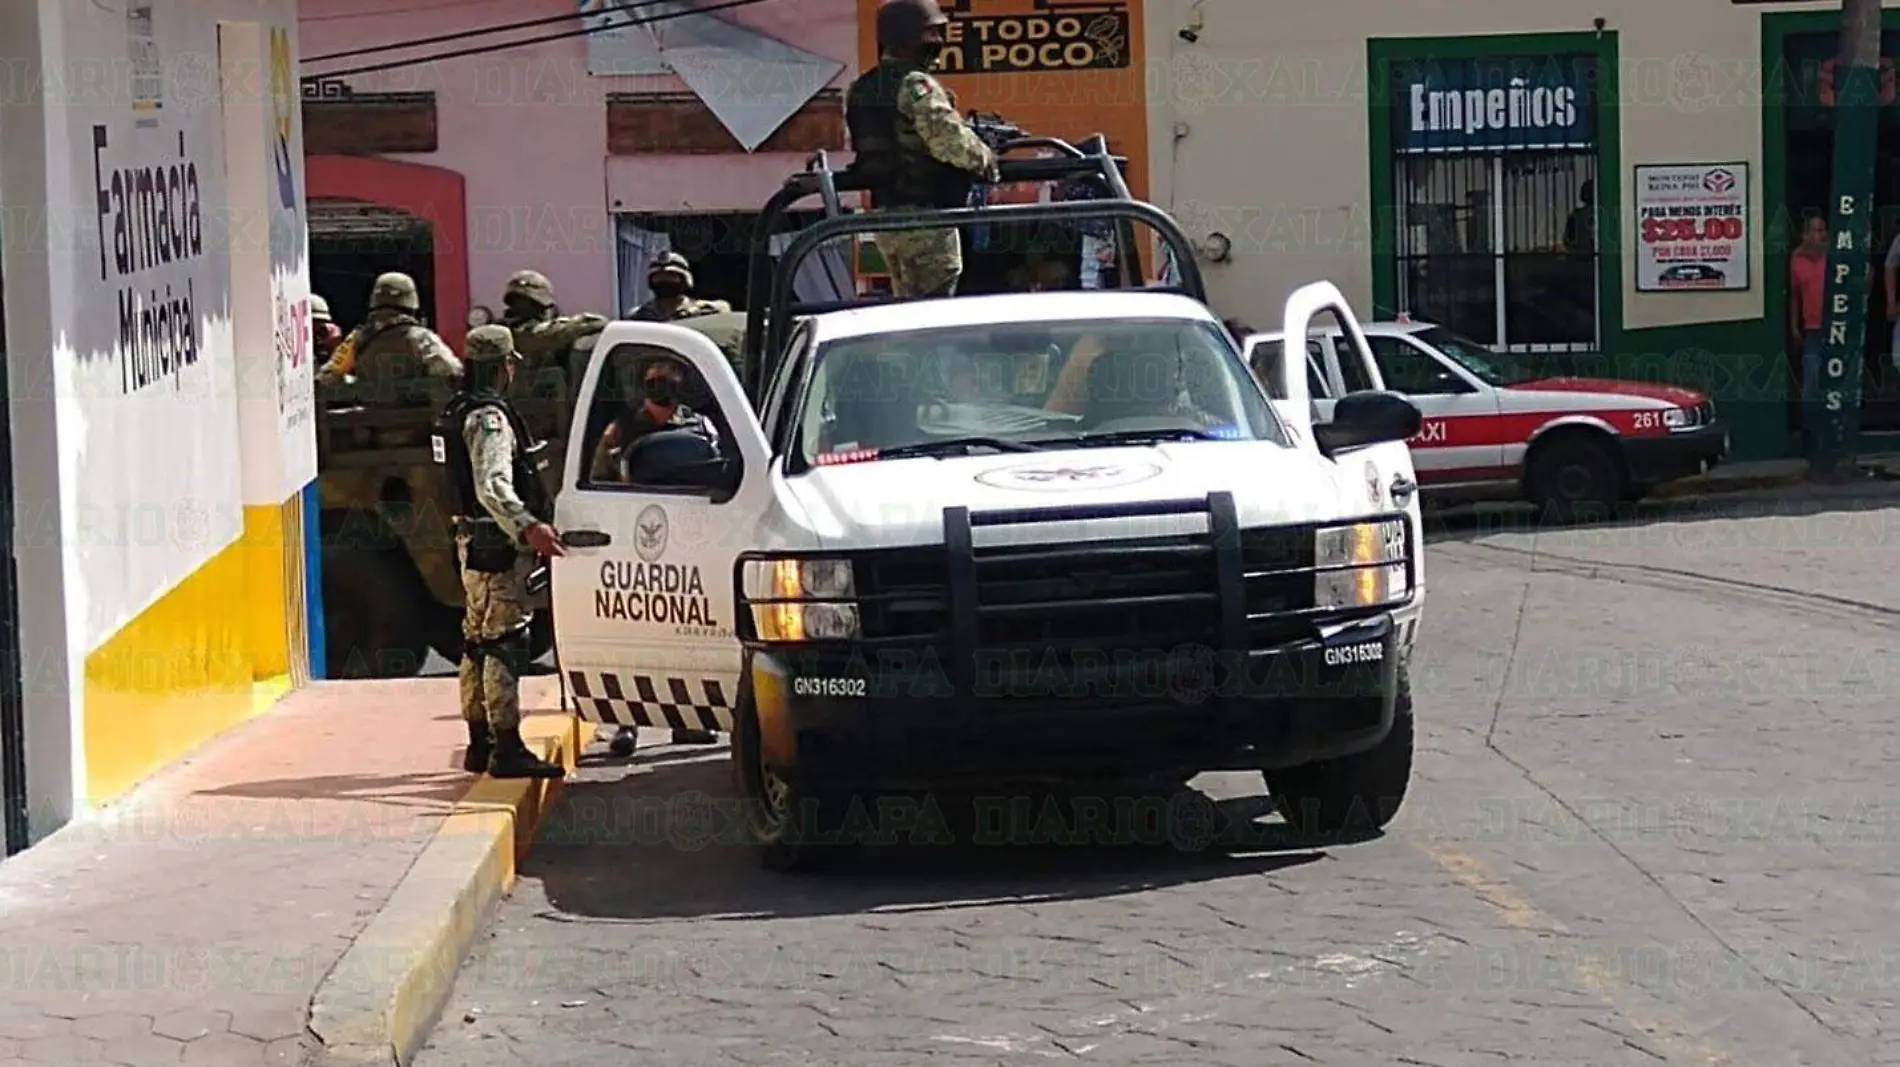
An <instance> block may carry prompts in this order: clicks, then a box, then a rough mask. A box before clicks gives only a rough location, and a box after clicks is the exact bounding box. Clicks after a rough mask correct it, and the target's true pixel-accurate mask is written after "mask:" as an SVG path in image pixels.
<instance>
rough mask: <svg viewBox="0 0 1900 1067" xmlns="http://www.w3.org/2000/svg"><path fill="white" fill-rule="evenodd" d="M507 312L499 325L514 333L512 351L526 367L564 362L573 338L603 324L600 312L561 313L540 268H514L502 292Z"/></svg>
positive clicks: (604, 319) (588, 335)
mask: <svg viewBox="0 0 1900 1067" xmlns="http://www.w3.org/2000/svg"><path fill="white" fill-rule="evenodd" d="M502 305H503V307H505V308H507V309H508V310H507V312H506V313H505V314H504V316H503V318H502V325H503V326H506V327H508V329H509V331H510V332H512V333H513V334H514V337H515V352H516V353H518V354H519V355H520V357H521V360H522V362H524V363H526V364H527V365H528V369H529V370H531V371H532V370H538V369H540V368H541V367H545V366H549V365H561V364H565V362H566V357H567V354H568V353H569V352H570V351H572V350H573V348H574V344H575V342H577V341H579V340H581V339H582V338H585V337H591V336H593V335H594V334H597V333H599V332H600V331H601V330H603V329H605V328H606V326H607V319H606V317H605V316H602V315H591V314H589V315H562V314H560V313H559V312H558V311H557V310H556V309H555V306H554V286H553V285H552V284H551V283H549V281H548V279H547V275H545V274H542V273H541V272H540V271H534V270H523V271H516V272H515V273H514V275H513V276H511V277H510V278H509V279H508V286H507V288H506V289H505V290H503V292H502Z"/></svg>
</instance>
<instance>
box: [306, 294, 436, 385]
mask: <svg viewBox="0 0 1900 1067" xmlns="http://www.w3.org/2000/svg"><path fill="white" fill-rule="evenodd" d="M421 315H422V301H421V299H420V298H419V297H418V296H417V295H416V280H415V279H414V278H411V277H410V276H408V275H407V274H397V273H393V272H392V273H389V274H384V275H382V276H381V277H379V278H377V279H376V285H375V288H373V289H372V290H370V296H369V317H368V318H367V319H365V320H364V322H363V324H362V325H361V326H358V327H357V328H356V329H354V330H351V331H350V334H349V336H348V337H345V338H344V339H343V342H342V343H341V344H339V345H337V347H336V351H335V352H332V353H331V355H330V358H329V359H328V360H326V361H325V362H324V364H323V367H322V368H321V369H319V370H318V371H317V382H318V384H321V385H337V384H340V383H342V382H344V381H346V380H348V379H349V378H350V377H351V376H352V375H353V376H354V377H355V379H356V380H357V381H358V382H360V383H361V384H362V385H363V386H364V389H363V390H362V391H363V393H364V394H365V396H364V399H366V400H371V401H373V402H380V403H385V404H394V403H397V402H398V397H399V395H400V394H401V393H402V392H403V390H402V388H401V386H402V383H404V382H406V381H408V380H410V379H413V378H416V377H422V376H423V375H422V374H418V373H417V371H418V370H420V371H422V372H424V373H425V374H426V375H427V376H429V377H435V378H443V379H452V378H459V377H461V375H462V361H461V360H459V359H456V358H455V353H454V352H453V351H451V350H450V348H449V345H448V342H447V341H444V340H442V338H441V337H440V336H439V335H437V334H436V332H435V331H434V330H431V329H429V328H428V327H427V326H424V325H423V324H422V319H421Z"/></svg>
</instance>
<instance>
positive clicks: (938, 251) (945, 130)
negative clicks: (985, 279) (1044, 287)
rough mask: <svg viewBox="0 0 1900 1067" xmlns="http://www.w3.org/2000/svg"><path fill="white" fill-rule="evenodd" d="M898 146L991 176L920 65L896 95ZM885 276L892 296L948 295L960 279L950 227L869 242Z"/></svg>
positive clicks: (990, 156) (944, 95) (990, 166)
mask: <svg viewBox="0 0 1900 1067" xmlns="http://www.w3.org/2000/svg"><path fill="white" fill-rule="evenodd" d="M897 115H898V119H899V122H898V125H897V140H898V144H899V146H900V147H904V148H910V149H916V150H920V151H922V152H925V153H928V154H929V155H930V157H931V158H932V159H935V160H937V161H938V162H941V163H948V164H949V165H951V166H953V167H956V168H958V169H959V170H966V171H969V172H970V173H972V174H981V175H983V176H985V177H988V178H992V179H993V178H994V177H995V176H996V156H995V154H994V153H992V152H991V151H990V146H989V145H986V144H984V143H983V142H982V141H981V140H980V139H978V137H977V136H976V133H975V131H973V130H971V129H970V126H969V123H966V122H964V121H963V116H961V115H959V114H957V106H956V104H954V103H952V102H951V100H950V93H949V92H948V91H947V90H945V89H944V87H943V83H942V82H939V81H938V80H937V79H936V78H935V77H933V76H932V75H931V74H930V72H928V71H926V70H924V69H923V68H922V67H917V68H915V69H913V70H911V71H910V72H909V73H907V74H905V75H904V79H903V82H902V85H901V86H900V88H899V89H898V92H897ZM874 240H875V241H876V242H877V250H878V253H879V254H880V255H882V256H883V257H884V264H885V266H886V267H888V268H889V269H890V272H891V292H892V294H893V295H895V296H900V297H914V296H950V295H953V294H954V293H955V292H956V287H957V280H958V279H959V278H961V277H962V276H963V242H962V240H961V239H960V238H959V237H958V235H957V231H956V230H954V229H944V230H902V231H898V232H894V233H880V234H877V235H876V236H875V238H874Z"/></svg>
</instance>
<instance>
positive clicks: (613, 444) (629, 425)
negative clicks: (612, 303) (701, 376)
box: [588, 356, 713, 484]
mask: <svg viewBox="0 0 1900 1067" xmlns="http://www.w3.org/2000/svg"><path fill="white" fill-rule="evenodd" d="M635 370H636V371H637V373H636V374H635V375H633V376H632V378H633V380H634V381H636V382H637V383H638V385H637V386H636V387H635V388H633V389H630V390H628V391H627V392H628V395H627V399H626V402H625V404H624V405H623V406H622V408H621V410H620V411H618V412H616V413H615V414H614V416H613V419H612V421H610V422H609V423H608V424H607V427H606V429H605V430H604V431H603V432H602V433H601V435H600V441H599V442H598V443H596V444H595V446H594V451H593V460H592V462H591V463H590V464H589V467H588V474H589V478H590V480H591V481H593V482H596V483H600V482H608V483H620V484H627V475H626V473H625V471H624V469H623V467H624V463H625V460H626V455H627V449H628V448H630V447H631V446H632V445H633V443H634V442H636V441H638V440H640V439H641V438H642V437H645V436H647V435H648V434H650V433H655V432H657V431H659V430H664V429H679V428H683V427H693V428H696V429H699V430H702V431H704V432H707V433H712V432H713V431H712V429H711V424H710V423H709V422H707V421H706V420H705V419H704V418H702V417H701V416H700V413H698V412H696V411H694V410H693V409H692V408H690V407H688V406H687V405H686V403H685V400H686V395H687V393H688V392H689V382H690V380H691V379H690V378H689V375H688V371H687V368H686V366H685V365H684V364H682V363H681V362H680V361H679V360H678V359H676V358H674V357H672V356H648V357H644V358H641V359H639V360H638V361H637V362H636V364H635ZM620 377H622V378H624V377H626V376H625V375H621V376H620Z"/></svg>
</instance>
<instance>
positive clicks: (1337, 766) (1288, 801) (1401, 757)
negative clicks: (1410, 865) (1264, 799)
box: [1264, 667, 1413, 840]
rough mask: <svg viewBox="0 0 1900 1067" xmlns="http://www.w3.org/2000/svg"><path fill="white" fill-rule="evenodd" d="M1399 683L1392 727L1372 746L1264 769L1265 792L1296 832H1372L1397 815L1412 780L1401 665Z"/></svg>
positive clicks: (1406, 684) (1407, 694)
mask: <svg viewBox="0 0 1900 1067" xmlns="http://www.w3.org/2000/svg"><path fill="white" fill-rule="evenodd" d="M1398 687H1399V692H1398V698H1397V700H1396V702H1395V707H1394V708H1393V712H1392V729H1391V730H1390V731H1388V732H1387V733H1386V735H1385V739H1384V740H1382V741H1380V742H1379V743H1378V744H1377V745H1375V746H1374V747H1372V748H1369V749H1367V750H1366V751H1364V752H1355V753H1353V754H1352V755H1350V756H1340V757H1337V758H1335V759H1329V760H1322V761H1320V762H1319V763H1309V764H1306V765H1304V766H1300V767H1287V768H1284V769H1281V770H1271V771H1266V772H1264V776H1265V778H1266V781H1267V793H1268V794H1269V795H1270V796H1272V798H1273V805H1274V807H1275V808H1277V809H1278V810H1279V812H1280V815H1281V817H1282V818H1284V819H1286V821H1287V826H1288V828H1289V829H1291V830H1292V831H1293V833H1294V834H1295V836H1297V837H1300V838H1303V839H1307V840H1313V839H1322V838H1334V839H1339V838H1345V839H1352V838H1354V837H1362V836H1364V837H1369V836H1372V835H1375V834H1378V833H1379V832H1381V831H1383V830H1384V829H1385V828H1386V825H1387V824H1388V823H1390V822H1391V821H1392V820H1393V819H1394V818H1395V817H1396V816H1397V815H1398V813H1399V807H1400V805H1402V804H1404V803H1405V791H1406V788H1407V787H1408V786H1409V785H1410V784H1411V780H1412V740H1413V723H1412V683H1411V679H1410V678H1409V677H1408V676H1407V673H1406V671H1405V669H1404V668H1403V667H1401V668H1400V669H1399V681H1398Z"/></svg>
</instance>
